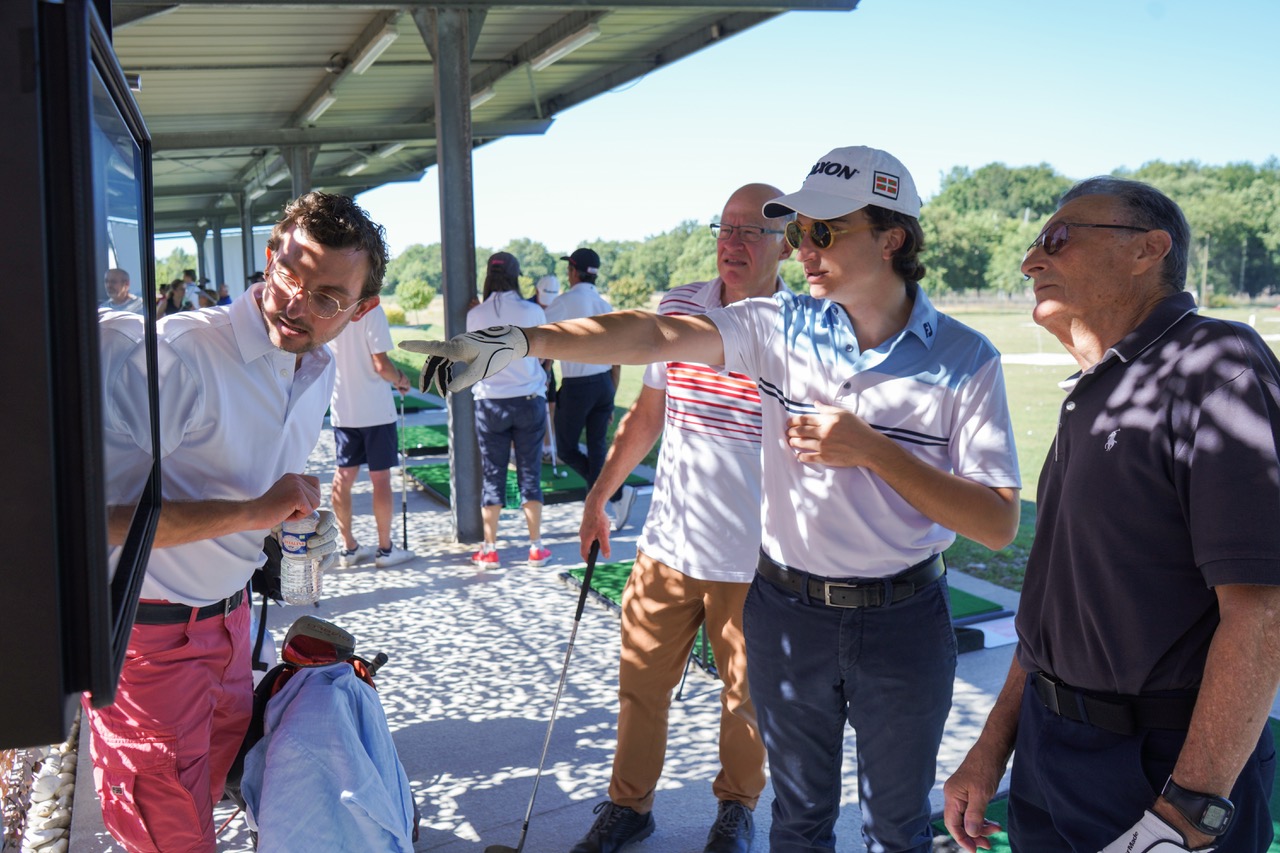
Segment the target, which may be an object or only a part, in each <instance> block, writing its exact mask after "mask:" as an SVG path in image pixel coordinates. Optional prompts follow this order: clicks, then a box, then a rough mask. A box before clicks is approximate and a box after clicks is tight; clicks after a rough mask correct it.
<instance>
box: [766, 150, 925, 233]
mask: <svg viewBox="0 0 1280 853" xmlns="http://www.w3.org/2000/svg"><path fill="white" fill-rule="evenodd" d="M872 204H873V205H875V206H876V207H883V208H885V209H886V210H896V211H898V212H899V213H905V214H906V215H907V216H914V217H916V218H919V216H920V196H919V194H917V193H916V182H915V181H913V180H912V179H911V173H910V172H908V171H907V167H906V166H904V165H902V162H901V161H900V160H898V158H897V157H894V156H893V155H892V154H890V153H888V152H887V151H881V150H880V149H878V148H867V147H866V146H862V145H859V146H855V147H853V148H837V149H836V150H834V151H832V152H831V153H830V154H828V155H826V156H825V157H823V158H822V159H821V160H819V161H818V162H817V163H815V164H814V166H813V168H812V169H810V170H809V176H808V177H807V178H805V179H804V185H803V186H801V187H800V190H799V192H794V193H791V194H790V195H784V196H781V197H779V198H775V199H774V200H773V201H770V202H768V203H766V204H765V206H764V215H765V216H767V217H768V218H770V219H775V218H777V217H779V216H784V215H786V214H788V213H791V212H793V211H794V212H795V213H799V214H802V215H804V216H808V217H809V218H811V219H835V218H836V217H839V216H845V215H846V214H850V213H853V212H854V211H855V210H861V209H862V208H864V207H866V206H867V205H872Z"/></svg>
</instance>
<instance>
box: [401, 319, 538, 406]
mask: <svg viewBox="0 0 1280 853" xmlns="http://www.w3.org/2000/svg"><path fill="white" fill-rule="evenodd" d="M400 348H401V349H407V350H409V351H410V352H421V353H426V354H427V355H428V356H430V357H429V358H428V359H427V362H426V364H424V365H423V366H422V376H421V378H420V379H419V380H418V388H419V390H421V391H424V392H425V391H429V390H430V388H431V385H432V383H434V384H435V386H436V388H437V389H438V392H439V394H440V396H442V397H443V396H444V395H445V394H447V393H449V392H450V391H461V390H462V389H463V388H466V387H468V386H470V385H472V384H473V383H476V382H479V381H480V380H481V379H486V378H488V377H490V376H492V375H493V374H495V373H497V372H498V371H499V370H502V369H503V368H504V367H506V366H507V365H508V364H510V363H511V362H513V361H515V360H516V359H519V358H524V357H525V356H526V355H528V354H529V339H528V338H527V337H525V334H524V330H523V329H521V328H520V327H519V326H490V327H489V328H487V329H477V330H476V331H474V332H467V333H466V334H464V335H455V336H454V337H452V338H450V339H449V340H447V341H401V342H400Z"/></svg>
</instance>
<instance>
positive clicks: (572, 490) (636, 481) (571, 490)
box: [408, 462, 653, 509]
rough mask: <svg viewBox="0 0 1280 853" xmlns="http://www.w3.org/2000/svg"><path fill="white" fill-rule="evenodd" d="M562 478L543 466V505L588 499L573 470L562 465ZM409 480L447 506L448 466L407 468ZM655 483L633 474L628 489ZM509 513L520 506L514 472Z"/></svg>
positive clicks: (582, 482) (510, 472) (509, 485)
mask: <svg viewBox="0 0 1280 853" xmlns="http://www.w3.org/2000/svg"><path fill="white" fill-rule="evenodd" d="M557 470H559V472H560V474H561V475H562V476H559V477H557V476H556V475H555V474H554V473H553V472H552V469H551V466H550V465H548V464H545V463H544V464H543V466H542V477H541V479H542V502H543V503H544V504H557V503H566V502H568V501H580V500H582V499H583V498H585V497H586V496H587V483H586V481H585V480H583V479H582V478H581V477H579V476H578V474H577V473H576V472H574V470H573V469H572V468H569V467H568V466H567V465H560V466H559V467H558V469H557ZM408 473H409V476H410V477H412V478H413V479H415V480H417V481H418V483H419V485H421V486H422V487H423V488H424V489H426V490H427V492H428V493H429V494H431V495H432V496H433V497H435V498H436V499H437V500H440V501H441V502H443V503H445V504H448V503H449V497H450V495H451V494H452V489H451V488H450V485H449V463H448V462H433V463H431V464H429V465H413V466H410V467H409V468H408ZM652 483H653V481H652V480H649V479H646V478H645V477H642V476H640V475H639V474H631V475H630V476H628V477H627V485H629V486H648V485H652ZM504 506H506V507H507V508H508V509H516V508H518V507H519V506H520V487H519V484H518V483H517V481H516V472H515V469H514V468H508V469H507V496H506V503H505V504H504Z"/></svg>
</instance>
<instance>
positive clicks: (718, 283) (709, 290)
mask: <svg viewBox="0 0 1280 853" xmlns="http://www.w3.org/2000/svg"><path fill="white" fill-rule="evenodd" d="M786 289H787V285H786V282H784V281H783V280H782V276H776V277H775V278H774V280H773V293H771V294H769V295H770V296H773V295H774V294H777V293H781V292H782V291H784V290H786ZM723 299H724V279H722V278H720V276H716V277H715V278H713V279H711V281H709V282H707V286H706V287H704V288H702V290H701V292H700V293H698V295H697V297H696V298H695V299H694V300H693V301H694V302H696V303H698V304H699V305H700V306H702V307H703V308H704V309H706V310H707V311H710V310H711V309H712V308H723V307H724V302H723Z"/></svg>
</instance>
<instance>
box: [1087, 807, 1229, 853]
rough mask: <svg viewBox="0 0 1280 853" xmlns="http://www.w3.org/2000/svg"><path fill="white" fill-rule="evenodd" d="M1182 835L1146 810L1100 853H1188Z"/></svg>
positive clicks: (1205, 851) (1202, 851) (1206, 852)
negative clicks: (1139, 818) (1140, 817)
mask: <svg viewBox="0 0 1280 853" xmlns="http://www.w3.org/2000/svg"><path fill="white" fill-rule="evenodd" d="M1213 849H1214V848H1213V847H1197V848H1195V850H1196V853H1210V851H1212V850H1213ZM1189 850H1191V848H1190V847H1188V846H1187V842H1186V839H1185V838H1183V837H1182V833H1181V832H1179V831H1178V830H1177V829H1175V828H1174V827H1173V825H1172V824H1170V823H1169V822H1168V821H1167V820H1165V819H1164V818H1162V817H1160V815H1158V814H1156V813H1155V812H1153V811H1151V810H1150V809H1148V810H1147V811H1145V812H1143V813H1142V819H1141V820H1139V821H1138V822H1137V823H1135V824H1134V825H1133V826H1131V827H1129V828H1128V829H1126V830H1125V831H1124V832H1123V833H1122V834H1121V835H1120V837H1119V838H1117V839H1116V840H1115V841H1112V842H1111V843H1110V844H1108V845H1107V846H1106V847H1103V848H1102V853H1188V851H1189Z"/></svg>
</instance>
